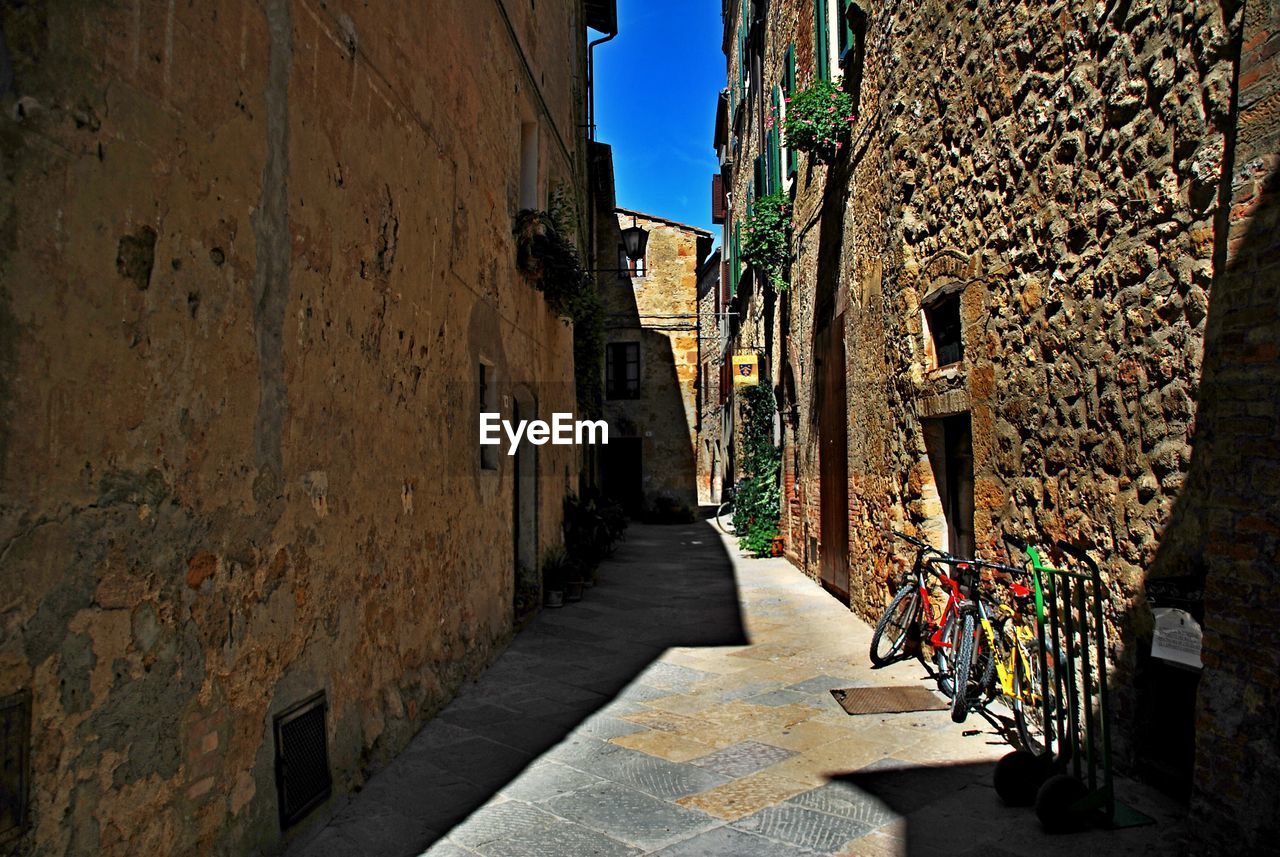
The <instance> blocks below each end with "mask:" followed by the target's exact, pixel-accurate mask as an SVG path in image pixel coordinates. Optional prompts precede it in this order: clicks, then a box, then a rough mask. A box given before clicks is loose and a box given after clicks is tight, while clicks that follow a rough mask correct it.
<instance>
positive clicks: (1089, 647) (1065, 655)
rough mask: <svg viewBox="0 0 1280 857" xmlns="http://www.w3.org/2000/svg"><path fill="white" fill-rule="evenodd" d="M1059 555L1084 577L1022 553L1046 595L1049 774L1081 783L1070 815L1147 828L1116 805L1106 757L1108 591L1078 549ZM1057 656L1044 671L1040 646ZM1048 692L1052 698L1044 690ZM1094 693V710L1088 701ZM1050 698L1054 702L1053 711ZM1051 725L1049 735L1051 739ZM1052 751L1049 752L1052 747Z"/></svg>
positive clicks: (1044, 700) (1040, 616)
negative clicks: (1105, 602)
mask: <svg viewBox="0 0 1280 857" xmlns="http://www.w3.org/2000/svg"><path fill="white" fill-rule="evenodd" d="M1057 547H1058V549H1059V550H1060V551H1061V552H1062V553H1063V554H1064V555H1066V556H1068V557H1070V558H1071V559H1072V560H1074V561H1075V562H1077V563H1079V565H1080V566H1082V567H1083V569H1084V570H1083V571H1074V570H1071V569H1063V568H1054V567H1052V566H1048V565H1045V564H1044V563H1043V561H1042V560H1041V558H1040V555H1039V553H1038V552H1037V551H1036V549H1035V548H1034V547H1033V546H1029V545H1028V546H1026V547H1025V548H1024V551H1025V553H1026V555H1027V556H1028V558H1029V559H1030V560H1031V566H1032V568H1033V570H1034V571H1035V574H1036V583H1037V596H1039V594H1040V593H1039V590H1040V583H1041V581H1043V582H1044V584H1045V587H1044V593H1045V594H1046V595H1047V596H1048V597H1047V598H1046V599H1045V600H1046V601H1047V603H1048V610H1047V614H1048V615H1047V621H1046V616H1045V612H1046V611H1044V610H1043V609H1042V608H1041V604H1040V601H1039V597H1037V617H1036V619H1037V624H1038V625H1039V626H1040V627H1039V629H1038V633H1039V634H1040V636H1041V641H1040V642H1041V646H1040V659H1041V674H1040V675H1041V692H1040V696H1041V704H1042V706H1043V711H1044V722H1045V724H1046V734H1045V747H1046V750H1045V752H1046V754H1048V755H1049V756H1050V759H1051V761H1052V764H1053V767H1054V769H1055V772H1058V773H1070V774H1071V775H1072V776H1074V777H1075V778H1076V779H1077V780H1079V781H1080V782H1081V783H1083V785H1084V788H1085V793H1084V795H1083V797H1080V798H1079V799H1078V800H1076V801H1074V802H1073V803H1072V804H1071V806H1070V807H1069V811H1070V812H1072V813H1075V814H1078V815H1079V816H1080V817H1082V818H1083V817H1088V818H1090V819H1093V820H1096V821H1100V822H1101V823H1102V824H1103V825H1104V826H1106V827H1110V828H1124V827H1137V826H1141V825H1144V824H1153V823H1154V819H1152V818H1150V817H1149V816H1147V815H1144V814H1143V813H1141V812H1138V811H1137V810H1135V809H1133V808H1132V807H1129V806H1128V805H1126V804H1124V803H1122V802H1121V801H1119V800H1117V799H1116V794H1115V778H1114V774H1113V771H1112V758H1111V729H1110V719H1111V699H1110V688H1109V685H1108V680H1109V679H1108V671H1107V632H1106V624H1105V622H1104V619H1103V613H1102V602H1103V599H1104V597H1105V594H1106V591H1105V587H1104V586H1103V583H1102V574H1101V572H1100V571H1099V569H1098V564H1097V563H1096V562H1094V561H1093V559H1092V558H1091V557H1090V556H1089V555H1088V554H1087V553H1085V552H1084V551H1083V550H1081V549H1080V548H1078V547H1076V546H1075V545H1072V544H1070V543H1068V542H1065V541H1061V540H1059V541H1058V543H1057ZM1046 635H1047V636H1046ZM1046 642H1047V643H1048V644H1049V647H1050V649H1051V650H1052V651H1054V652H1055V657H1054V663H1053V668H1052V669H1051V670H1050V669H1049V664H1048V662H1047V650H1046V647H1045V643H1046ZM1050 688H1051V689H1052V695H1051V694H1050V693H1049V692H1048V691H1049V689H1050ZM1095 692H1096V694H1097V710H1096V711H1095V709H1094V705H1093V701H1094V695H1095ZM1054 698H1056V699H1057V700H1059V701H1060V704H1058V705H1056V706H1054V705H1052V704H1051V700H1052V699H1054ZM1049 724H1052V735H1050V734H1049ZM1050 748H1052V749H1050Z"/></svg>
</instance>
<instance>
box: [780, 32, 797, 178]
mask: <svg viewBox="0 0 1280 857" xmlns="http://www.w3.org/2000/svg"><path fill="white" fill-rule="evenodd" d="M782 94H783V95H784V96H785V97H786V98H788V99H789V98H791V96H793V95H795V94H796V46H795V45H794V44H791V45H788V46H787V57H786V72H785V73H784V75H783V78H782ZM783 171H784V172H785V173H786V174H787V175H788V176H794V175H795V174H796V150H795V149H793V148H788V149H787V163H786V164H785V165H784V166H783Z"/></svg>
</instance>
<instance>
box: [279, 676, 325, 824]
mask: <svg viewBox="0 0 1280 857" xmlns="http://www.w3.org/2000/svg"><path fill="white" fill-rule="evenodd" d="M327 710H328V706H327V704H326V703H325V696H324V691H323V690H322V691H320V692H319V693H317V694H316V695H315V696H312V697H309V698H307V699H304V700H303V701H302V702H299V703H298V704H297V705H294V706H292V707H290V708H289V709H287V710H286V711H283V712H281V713H280V714H277V715H276V718H275V733H276V795H277V797H278V798H279V803H280V827H281V828H285V827H289V826H290V825H292V824H295V823H296V822H298V821H301V820H302V818H303V817H304V816H306V814H307V813H309V812H311V810H313V809H315V808H316V807H317V806H319V805H320V804H322V803H324V802H325V801H326V800H328V799H329V794H330V791H331V789H332V787H333V779H332V777H330V775H329V746H328V732H327V730H326V728H325V712H326V711H327Z"/></svg>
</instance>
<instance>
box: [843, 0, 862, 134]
mask: <svg viewBox="0 0 1280 857" xmlns="http://www.w3.org/2000/svg"><path fill="white" fill-rule="evenodd" d="M843 17H844V20H843V21H842V22H841V27H840V67H841V68H842V69H844V79H845V91H846V92H848V93H849V95H850V97H852V98H853V109H854V111H855V112H856V111H857V110H858V107H859V102H860V101H861V98H862V69H863V65H864V64H865V62H866V56H867V13H866V12H864V11H863V10H862V7H861V6H859V5H858V4H857V3H848V4H846V5H845V8H844V15H843Z"/></svg>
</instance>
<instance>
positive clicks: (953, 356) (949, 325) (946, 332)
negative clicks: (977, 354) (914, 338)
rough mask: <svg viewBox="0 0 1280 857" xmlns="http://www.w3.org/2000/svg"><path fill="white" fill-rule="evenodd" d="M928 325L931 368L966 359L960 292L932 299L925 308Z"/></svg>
mask: <svg viewBox="0 0 1280 857" xmlns="http://www.w3.org/2000/svg"><path fill="white" fill-rule="evenodd" d="M924 318H925V325H926V326H927V327H928V331H927V334H928V339H927V343H928V345H929V346H930V347H931V350H932V352H933V353H932V359H931V360H930V361H929V363H930V364H931V365H930V368H933V369H937V368H939V367H942V366H950V365H951V364H952V363H959V362H960V361H961V360H963V359H964V342H963V338H962V335H961V334H962V331H961V328H960V294H959V292H955V293H952V294H948V295H943V296H942V297H940V298H938V299H937V300H934V301H931V302H930V303H929V304H928V305H927V306H926V307H925V310H924Z"/></svg>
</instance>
